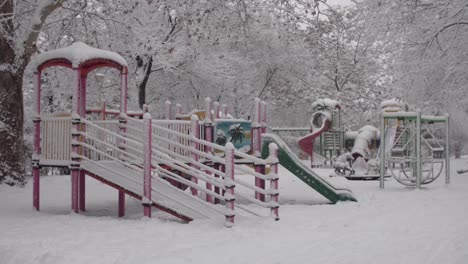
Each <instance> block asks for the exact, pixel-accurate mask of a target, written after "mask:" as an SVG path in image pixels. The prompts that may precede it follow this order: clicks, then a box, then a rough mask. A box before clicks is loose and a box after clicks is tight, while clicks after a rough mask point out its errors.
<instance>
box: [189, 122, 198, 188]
mask: <svg viewBox="0 0 468 264" xmlns="http://www.w3.org/2000/svg"><path fill="white" fill-rule="evenodd" d="M190 120H191V130H192V137H194V138H196V139H199V138H200V130H199V126H198V121H199V120H198V116H197V115H192V117H191V118H190ZM192 148H194V149H195V150H198V149H199V144H198V142H196V141H192ZM192 159H193V161H194V162H198V154H197V153H196V152H192ZM191 166H192V167H194V168H196V169H197V168H198V166H197V165H195V164H191ZM191 180H192V182H193V183H195V184H198V179H197V178H196V177H193V176H191ZM190 191H191V192H192V195H198V190H197V189H195V188H193V187H190Z"/></svg>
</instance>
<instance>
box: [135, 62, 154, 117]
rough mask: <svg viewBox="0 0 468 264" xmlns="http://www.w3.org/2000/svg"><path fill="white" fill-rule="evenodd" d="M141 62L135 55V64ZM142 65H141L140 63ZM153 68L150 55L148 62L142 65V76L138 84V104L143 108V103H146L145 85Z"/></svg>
mask: <svg viewBox="0 0 468 264" xmlns="http://www.w3.org/2000/svg"><path fill="white" fill-rule="evenodd" d="M140 63H141V64H143V61H142V60H141V58H140V57H137V64H138V65H139V64H140ZM141 66H143V65H141ZM152 68H153V56H150V58H149V60H148V63H147V64H146V65H145V66H144V76H143V79H142V80H141V82H140V84H139V85H138V106H139V107H140V109H143V105H144V104H146V85H147V84H148V79H149V76H150V74H151V71H152Z"/></svg>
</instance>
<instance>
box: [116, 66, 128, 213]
mask: <svg viewBox="0 0 468 264" xmlns="http://www.w3.org/2000/svg"><path fill="white" fill-rule="evenodd" d="M127 73H128V69H127V67H125V68H124V69H123V70H122V72H121V87H120V114H119V135H121V136H125V134H126V133H127V128H126V127H125V125H126V124H127ZM126 144H127V142H126V141H125V140H122V141H120V142H119V146H118V147H119V149H122V150H125V145H126ZM118 203H119V206H118V216H119V217H123V216H124V215H125V192H124V191H122V190H119V194H118Z"/></svg>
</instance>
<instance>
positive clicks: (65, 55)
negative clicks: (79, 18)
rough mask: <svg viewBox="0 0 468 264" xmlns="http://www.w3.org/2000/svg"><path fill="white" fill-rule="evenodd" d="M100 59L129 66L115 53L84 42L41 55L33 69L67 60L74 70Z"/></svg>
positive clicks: (34, 61)
mask: <svg viewBox="0 0 468 264" xmlns="http://www.w3.org/2000/svg"><path fill="white" fill-rule="evenodd" d="M98 58H100V59H106V60H110V61H114V62H116V63H118V64H120V65H122V66H127V62H126V61H125V59H124V58H122V56H120V55H119V54H117V53H115V52H112V51H108V50H101V49H97V48H93V47H90V46H88V45H86V44H85V43H83V42H75V43H73V44H72V45H70V46H68V47H65V48H61V49H56V50H51V51H48V52H44V53H42V54H39V55H38V56H37V57H36V58H35V59H34V60H33V67H34V68H37V67H39V66H40V65H41V64H43V63H44V62H46V61H48V60H52V59H66V60H68V61H70V62H71V63H72V66H73V68H76V67H78V66H79V65H80V64H81V63H83V62H85V61H88V60H92V59H98Z"/></svg>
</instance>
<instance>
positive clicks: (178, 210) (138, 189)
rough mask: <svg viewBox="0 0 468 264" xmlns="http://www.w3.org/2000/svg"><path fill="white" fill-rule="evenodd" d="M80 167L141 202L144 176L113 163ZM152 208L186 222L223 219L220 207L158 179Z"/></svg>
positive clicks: (153, 182)
mask: <svg viewBox="0 0 468 264" xmlns="http://www.w3.org/2000/svg"><path fill="white" fill-rule="evenodd" d="M81 167H82V169H84V170H85V171H86V173H87V174H88V175H90V176H92V177H95V178H97V179H98V180H101V181H103V182H106V183H107V184H109V185H113V186H114V187H116V188H119V189H122V190H124V191H125V192H126V193H127V194H129V195H131V196H133V197H135V198H137V199H140V200H141V199H142V197H143V174H142V173H140V172H138V171H137V170H135V169H132V168H130V167H127V166H125V165H123V164H121V163H119V162H116V161H98V162H92V161H88V160H87V161H85V160H83V161H82V162H81ZM151 189H152V193H151V196H152V201H151V202H152V203H153V204H152V205H153V206H155V207H157V208H159V209H161V210H163V211H165V212H168V213H170V214H172V215H174V216H176V217H178V218H181V219H183V220H186V221H190V220H193V219H206V218H210V219H220V220H224V218H225V211H224V207H223V206H221V205H214V204H209V203H207V202H205V201H203V200H201V199H200V198H198V197H197V196H192V195H191V194H189V193H187V192H184V191H182V190H180V189H177V188H175V187H174V186H172V185H171V184H169V183H168V182H167V181H165V180H164V179H161V178H160V177H158V176H152V178H151Z"/></svg>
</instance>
